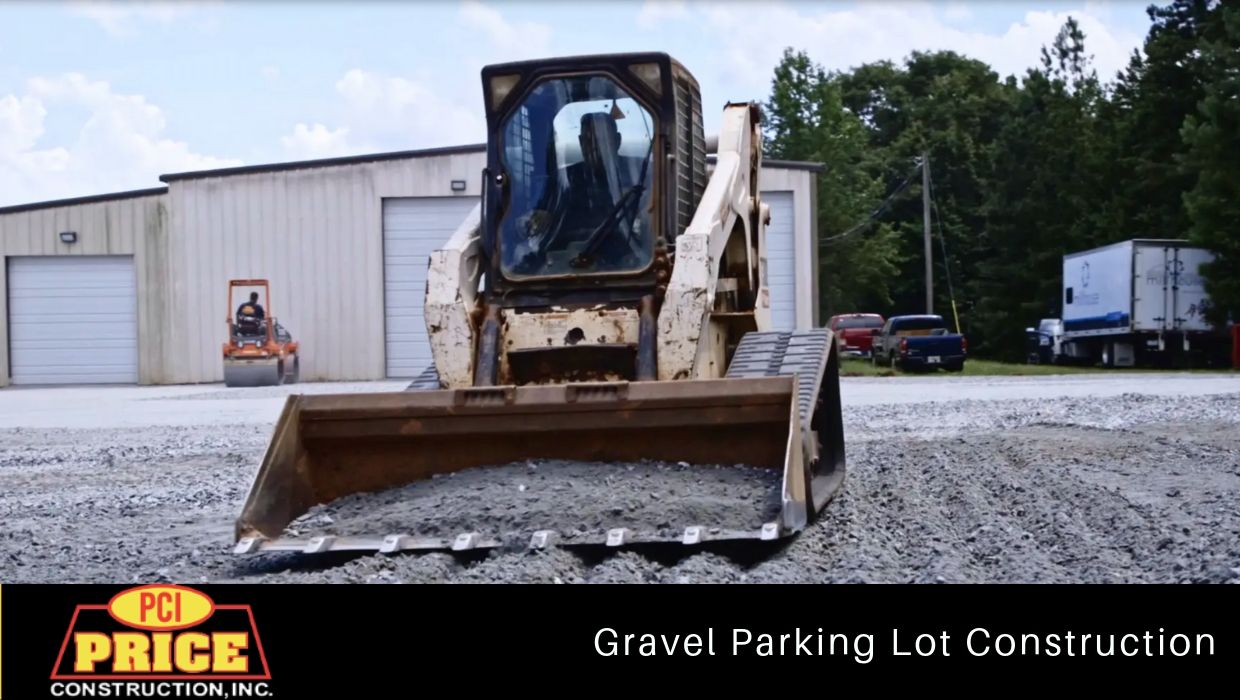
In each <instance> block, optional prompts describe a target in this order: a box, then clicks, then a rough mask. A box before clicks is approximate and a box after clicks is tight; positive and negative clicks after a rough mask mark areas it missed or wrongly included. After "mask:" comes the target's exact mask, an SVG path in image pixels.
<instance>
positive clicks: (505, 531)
mask: <svg viewBox="0 0 1240 700" xmlns="http://www.w3.org/2000/svg"><path fill="white" fill-rule="evenodd" d="M782 476H783V475H782V472H779V471H776V470H771V469H758V468H753V467H746V466H744V465H710V466H705V465H704V466H690V465H689V464H688V463H685V462H680V463H665V462H656V461H644V462H636V463H632V464H606V463H595V462H567V461H562V460H539V461H526V462H520V463H514V464H506V465H501V466H494V467H486V468H476V469H466V470H462V471H460V472H455V473H451V474H442V475H435V477H434V478H432V479H428V480H425V481H419V482H415V483H412V484H408V485H406V486H402V487H398V488H393V489H388V490H386V491H381V492H378V493H361V494H353V495H351V496H346V497H344V498H341V499H338V500H336V501H334V502H332V503H327V504H323V505H320V506H316V507H314V508H311V509H310V511H309V512H307V513H306V514H305V515H304V516H302V517H300V518H298V519H297V520H294V521H293V522H292V523H291V524H290V525H289V526H288V527H287V528H285V534H287V535H289V536H292V537H311V536H316V535H376V536H383V535H387V534H397V533H404V534H411V535H417V536H425V537H446V538H453V537H455V536H456V535H458V534H460V533H466V532H477V533H480V534H481V535H483V536H484V537H487V538H496V539H499V540H500V541H503V542H504V543H505V545H506V546H515V547H524V546H525V545H526V544H528V543H529V541H530V537H531V536H532V535H533V534H534V532H535V531H537V530H553V531H555V532H557V533H560V534H561V535H563V536H564V537H565V538H566V539H567V540H568V541H570V542H571V541H573V540H578V541H584V540H585V538H589V540H590V541H599V540H605V539H606V537H607V531H608V530H610V529H611V528H621V527H622V528H628V529H630V530H632V531H633V532H634V533H635V534H637V535H654V536H658V537H660V538H664V539H666V538H676V537H679V536H680V535H681V534H682V533H683V532H684V530H685V528H686V527H688V526H691V525H700V526H703V527H714V528H721V529H724V530H749V531H755V532H756V531H758V530H761V529H762V525H763V523H767V522H771V521H773V520H775V519H776V518H777V517H778V516H779V509H780V503H781V500H780V486H781V484H782Z"/></svg>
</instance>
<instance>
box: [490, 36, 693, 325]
mask: <svg viewBox="0 0 1240 700" xmlns="http://www.w3.org/2000/svg"><path fill="white" fill-rule="evenodd" d="M482 82H483V92H484V96H485V104H486V113H487V128H488V134H489V138H488V143H487V166H486V169H485V170H484V172H483V187H482V192H483V212H482V222H483V235H482V247H483V250H484V253H485V255H486V257H487V267H486V278H487V279H486V284H485V287H486V291H487V294H488V296H489V297H491V298H493V299H494V298H499V299H500V300H501V301H500V303H501V305H502V306H504V307H521V306H546V305H552V304H572V303H610V302H619V303H624V302H633V301H636V300H638V299H640V298H642V297H643V296H646V295H650V294H652V293H656V294H657V288H658V287H659V286H660V285H666V283H667V280H668V279H669V277H670V265H671V253H670V251H672V250H674V248H673V247H672V244H673V242H674V241H675V239H676V237H677V235H678V234H679V233H680V232H681V231H683V230H684V229H685V227H687V226H688V224H689V218H690V217H691V216H692V214H693V211H694V209H695V208H696V206H697V203H698V200H699V199H700V197H701V194H702V191H703V189H704V188H705V183H706V178H707V175H706V142H705V136H704V133H703V129H702V116H701V114H702V112H701V101H700V92H699V88H698V84H697V82H696V80H694V78H693V77H692V76H691V75H690V74H689V73H688V72H687V71H686V70H685V69H684V68H683V67H682V66H681V65H680V64H679V63H678V62H676V61H675V60H673V59H672V58H671V57H669V56H668V55H666V54H662V53H634V54H610V55H601V56H581V57H573V58H567V59H564V58H561V59H555V60H547V61H522V62H515V63H506V64H500V65H492V66H488V67H486V68H484V69H483V71H482Z"/></svg>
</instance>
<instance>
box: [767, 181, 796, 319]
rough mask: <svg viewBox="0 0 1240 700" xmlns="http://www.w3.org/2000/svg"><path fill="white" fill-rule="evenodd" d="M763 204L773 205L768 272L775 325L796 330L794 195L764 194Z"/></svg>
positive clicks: (769, 236)
mask: <svg viewBox="0 0 1240 700" xmlns="http://www.w3.org/2000/svg"><path fill="white" fill-rule="evenodd" d="M762 201H764V202H766V203H767V204H769V205H770V206H771V223H770V225H769V226H767V227H766V270H767V281H768V284H769V286H770V288H771V324H772V325H773V326H774V330H779V331H790V330H795V329H796V325H797V314H796V302H797V297H796V266H795V264H794V262H793V261H794V257H793V250H794V249H793V246H794V245H795V236H794V231H795V230H796V229H795V228H794V226H793V221H792V193H791V192H763V193H762Z"/></svg>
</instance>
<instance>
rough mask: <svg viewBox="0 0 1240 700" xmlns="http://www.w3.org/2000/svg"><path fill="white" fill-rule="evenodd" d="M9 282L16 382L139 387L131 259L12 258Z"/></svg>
mask: <svg viewBox="0 0 1240 700" xmlns="http://www.w3.org/2000/svg"><path fill="white" fill-rule="evenodd" d="M8 279H9V284H8V287H9V289H8V292H9V372H10V375H11V377H12V382H13V384H132V383H136V382H137V381H138V302H137V288H138V286H137V277H136V275H135V272H134V263H133V258H132V257H131V256H99V257H95V256H90V257H87V256H76V255H73V256H68V255H61V256H48V257H15V258H9V265H8Z"/></svg>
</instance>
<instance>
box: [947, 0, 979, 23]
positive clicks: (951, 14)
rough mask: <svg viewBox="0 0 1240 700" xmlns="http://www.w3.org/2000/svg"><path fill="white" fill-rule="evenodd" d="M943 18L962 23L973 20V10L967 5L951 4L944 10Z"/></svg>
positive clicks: (961, 3)
mask: <svg viewBox="0 0 1240 700" xmlns="http://www.w3.org/2000/svg"><path fill="white" fill-rule="evenodd" d="M943 16H944V17H946V18H947V19H950V20H952V21H956V22H962V21H964V20H968V19H972V18H973V10H970V9H969V6H968V4H966V3H963V2H949V3H947V9H945V10H943Z"/></svg>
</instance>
